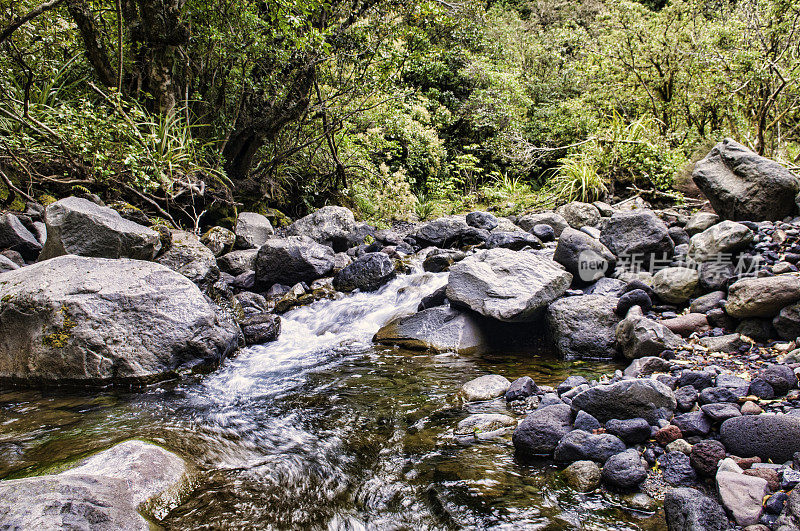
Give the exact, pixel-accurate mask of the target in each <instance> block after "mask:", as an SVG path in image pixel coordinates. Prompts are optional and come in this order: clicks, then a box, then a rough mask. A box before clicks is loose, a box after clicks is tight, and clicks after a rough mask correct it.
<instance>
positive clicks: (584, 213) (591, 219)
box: [556, 201, 600, 229]
mask: <svg viewBox="0 0 800 531" xmlns="http://www.w3.org/2000/svg"><path fill="white" fill-rule="evenodd" d="M556 214H560V215H561V216H562V217H563V218H564V220H565V221H566V222H567V223H568V224H569V226H570V227H572V228H574V229H580V228H581V227H596V226H597V225H598V224H599V223H600V211H599V210H597V207H596V206H594V205H592V204H591V203H581V202H580V201H573V202H571V203H567V204H566V205H561V206H560V207H558V208H557V209H556Z"/></svg>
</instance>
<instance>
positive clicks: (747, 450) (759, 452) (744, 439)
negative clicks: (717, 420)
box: [719, 411, 800, 463]
mask: <svg viewBox="0 0 800 531" xmlns="http://www.w3.org/2000/svg"><path fill="white" fill-rule="evenodd" d="M742 412H743V413H744V411H742ZM719 431H720V440H721V441H722V444H724V445H725V448H726V449H727V450H728V452H730V453H732V454H733V455H738V456H739V457H754V456H757V457H760V458H761V459H763V460H764V461H766V460H767V459H772V460H773V462H775V463H783V462H786V461H789V460H790V459H792V456H793V455H794V453H795V452H800V417H796V416H793V415H767V414H762V415H742V416H741V417H735V418H731V419H728V420H726V421H725V422H723V423H722V426H721V427H720V430H719Z"/></svg>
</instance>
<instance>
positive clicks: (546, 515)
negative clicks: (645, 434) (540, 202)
mask: <svg viewBox="0 0 800 531" xmlns="http://www.w3.org/2000/svg"><path fill="white" fill-rule="evenodd" d="M446 282H447V274H446V273H439V274H433V273H424V272H422V271H416V272H414V273H412V274H409V275H401V276H399V277H398V278H397V279H395V280H394V281H392V282H391V283H389V284H387V285H386V286H384V287H383V288H382V289H380V290H379V291H377V292H374V293H356V294H353V295H349V296H346V297H343V298H340V299H337V300H323V301H319V302H316V303H314V304H312V305H310V306H306V307H302V308H298V309H295V310H293V311H291V312H288V313H286V314H285V315H284V316H283V321H282V327H283V332H282V334H281V336H280V338H279V339H278V340H277V341H275V342H273V343H270V344H267V345H264V346H255V347H250V348H247V349H246V350H244V351H242V352H241V353H239V355H238V356H237V357H236V358H234V359H230V360H227V361H226V362H225V364H224V365H223V366H222V367H221V368H220V369H218V370H217V371H215V372H213V373H211V374H208V375H194V376H190V377H185V378H183V379H181V380H180V381H174V382H164V383H162V384H159V385H156V386H151V387H148V388H147V389H146V390H144V391H138V392H126V391H119V390H104V391H102V392H97V391H94V392H91V393H89V392H87V393H85V394H81V393H76V392H74V391H69V392H68V391H64V390H58V389H55V390H48V391H19V390H11V391H9V390H5V391H0V478H3V479H10V478H15V477H22V476H26V475H31V474H37V473H45V472H51V471H53V470H58V467H63V466H65V465H67V464H69V463H71V462H73V461H74V460H75V459H77V458H80V457H82V456H84V455H86V454H88V453H91V452H95V451H97V450H100V449H103V448H105V447H108V446H110V445H112V444H114V443H116V442H119V441H122V440H124V439H127V438H131V437H137V438H143V439H148V440H152V441H155V442H157V443H159V444H163V445H164V446H165V447H166V448H168V449H170V450H172V451H175V452H177V453H180V454H181V455H183V456H185V457H186V458H187V459H188V460H189V461H191V462H193V463H195V464H196V466H197V468H198V477H199V480H198V488H197V490H196V491H194V493H193V494H192V495H191V496H190V497H189V499H188V500H187V501H186V502H185V503H184V504H183V505H181V506H180V507H178V508H176V509H175V510H173V511H172V512H171V513H170V514H169V516H168V517H167V519H166V520H164V521H163V522H162V525H163V526H164V527H166V528H168V529H309V528H310V529H342V530H344V529H354V530H355V529H414V530H416V529H459V528H471V529H485V528H492V529H521V528H525V529H547V530H556V529H592V530H594V529H642V530H651V529H653V530H654V529H664V528H665V526H664V524H663V516H661V515H659V514H658V513H656V514H653V513H648V512H636V511H633V510H630V509H627V508H626V506H627V502H628V498H626V497H625V496H622V495H613V494H607V493H606V494H603V493H599V492H597V493H593V494H588V495H584V494H578V493H575V492H574V491H572V490H571V489H569V488H567V487H566V486H565V485H564V483H563V482H562V480H561V479H560V478H559V477H558V476H557V475H555V474H554V473H555V472H557V470H558V469H557V468H556V467H555V466H553V465H552V463H551V462H548V461H541V462H523V461H520V460H519V459H518V458H517V457H515V456H514V448H513V445H512V444H511V435H510V434H509V435H507V436H504V437H502V438H499V439H495V440H490V441H484V442H479V443H476V444H471V445H465V444H461V443H459V442H457V441H456V440H454V438H453V437H452V432H453V428H454V427H455V425H456V424H457V423H458V421H460V420H461V419H463V418H465V417H466V416H468V415H469V414H472V413H488V412H496V413H506V414H513V413H510V412H509V410H507V408H506V405H505V401H504V400H502V399H501V400H497V401H491V402H484V403H473V404H466V405H464V404H462V403H461V402H460V401H459V400H458V399H457V398H456V397H455V394H456V392H457V391H458V389H459V388H460V387H461V385H462V384H463V383H464V382H466V381H468V380H470V379H472V378H475V377H478V376H481V375H484V374H491V373H498V374H502V375H504V376H506V377H507V378H509V379H510V380H514V379H515V378H517V377H520V376H523V375H529V376H531V377H533V379H534V380H535V381H536V382H537V383H538V384H545V385H557V384H558V383H560V382H561V381H563V380H564V378H566V377H567V376H568V375H570V374H581V375H584V376H587V377H597V376H598V375H600V374H604V373H608V372H612V371H613V370H614V369H616V368H618V366H617V365H615V364H612V363H601V362H591V363H590V362H572V363H570V362H563V361H559V360H558V359H556V358H555V357H553V356H552V355H550V354H549V353H547V352H525V353H513V354H512V353H508V354H505V355H497V356H482V357H478V356H463V355H461V356H460V355H455V354H438V355H437V354H431V353H424V352H413V351H406V350H402V349H398V348H394V347H384V346H378V345H374V344H372V341H371V338H372V336H373V335H374V333H375V332H376V331H377V330H378V328H379V327H380V326H381V325H382V324H384V323H385V322H386V321H388V320H389V319H390V318H391V317H392V316H394V315H395V314H397V313H399V312H406V311H412V310H414V309H415V308H416V306H417V304H418V303H419V301H420V299H421V298H422V297H423V296H424V295H427V294H429V293H431V292H432V291H434V290H435V289H436V288H438V287H440V286H443V285H444V284H445V283H446Z"/></svg>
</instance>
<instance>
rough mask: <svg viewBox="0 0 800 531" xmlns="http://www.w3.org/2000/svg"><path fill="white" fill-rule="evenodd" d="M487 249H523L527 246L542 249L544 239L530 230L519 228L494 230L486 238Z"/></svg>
mask: <svg viewBox="0 0 800 531" xmlns="http://www.w3.org/2000/svg"><path fill="white" fill-rule="evenodd" d="M485 246H486V248H487V249H497V248H502V249H511V250H512V251H521V250H522V249H524V248H526V247H530V248H531V249H541V248H542V241H541V240H540V239H539V238H537V237H536V236H534V235H533V234H531V233H529V232H524V231H521V230H517V231H514V232H493V233H492V234H491V235H490V236H489V238H488V239H487V240H486V245H485Z"/></svg>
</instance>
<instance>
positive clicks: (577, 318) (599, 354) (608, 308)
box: [546, 229, 620, 359]
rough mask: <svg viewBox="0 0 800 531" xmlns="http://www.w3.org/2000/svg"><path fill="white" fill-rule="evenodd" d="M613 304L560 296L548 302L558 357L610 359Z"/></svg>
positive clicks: (592, 298) (607, 299)
mask: <svg viewBox="0 0 800 531" xmlns="http://www.w3.org/2000/svg"><path fill="white" fill-rule="evenodd" d="M567 230H571V229H567ZM565 232H566V231H565ZM616 305H617V300H616V299H615V298H613V297H604V296H602V295H582V296H578V297H564V298H561V299H558V300H557V301H555V302H553V303H551V304H550V305H549V306H548V307H547V314H546V317H547V327H548V331H549V334H550V337H551V338H552V340H553V343H554V344H555V346H556V351H557V352H558V354H559V356H560V357H562V358H565V359H581V358H589V359H598V358H599V359H607V358H613V357H614V353H615V342H616V337H615V332H616V328H617V325H618V324H619V321H620V318H619V316H618V315H616V313H615V312H614V309H615V307H616Z"/></svg>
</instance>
